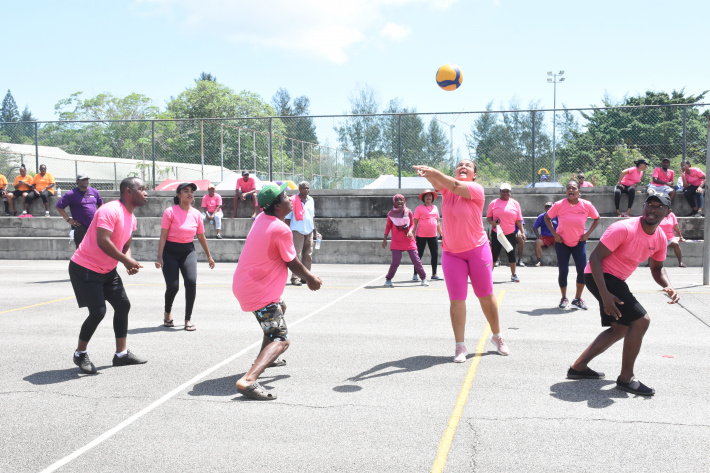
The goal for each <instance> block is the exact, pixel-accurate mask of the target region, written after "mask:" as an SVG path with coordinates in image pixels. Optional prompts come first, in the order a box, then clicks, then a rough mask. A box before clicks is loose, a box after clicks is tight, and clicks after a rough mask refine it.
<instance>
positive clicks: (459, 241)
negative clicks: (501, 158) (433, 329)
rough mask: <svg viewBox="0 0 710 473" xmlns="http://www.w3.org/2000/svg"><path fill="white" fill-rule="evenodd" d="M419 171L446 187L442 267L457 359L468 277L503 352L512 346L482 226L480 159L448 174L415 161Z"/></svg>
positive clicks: (458, 359)
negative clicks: (500, 315) (502, 318)
mask: <svg viewBox="0 0 710 473" xmlns="http://www.w3.org/2000/svg"><path fill="white" fill-rule="evenodd" d="M413 167H414V169H416V170H417V175H418V176H422V177H425V178H426V179H427V180H428V181H429V182H430V183H431V184H432V186H434V189H440V190H441V196H442V198H443V202H442V204H441V213H442V217H443V219H444V222H446V223H445V225H444V228H446V230H445V231H444V235H443V239H442V249H443V252H442V255H441V267H442V268H443V270H444V277H445V279H446V289H447V291H448V293H449V300H450V309H449V311H450V315H451V326H452V327H453V329H454V339H455V340H456V351H455V355H454V362H455V363H463V362H464V361H466V355H467V354H468V351H467V350H466V345H465V343H464V336H465V331H466V295H467V292H468V280H469V278H470V279H471V285H472V286H473V292H474V293H475V294H476V297H478V301H479V303H480V304H481V309H482V310H483V315H485V317H486V320H487V321H488V323H489V324H490V328H491V331H492V332H493V338H492V339H491V341H492V342H493V344H494V345H495V346H496V349H497V350H498V353H500V354H501V355H508V353H509V351H508V346H507V344H506V343H505V340H504V339H503V337H502V336H501V333H500V320H499V318H498V302H497V300H496V297H495V296H494V295H493V267H492V265H493V257H492V255H491V247H490V245H489V244H488V237H487V236H486V232H485V230H484V229H483V217H482V215H483V205H484V203H485V196H484V193H483V187H482V186H481V185H480V184H477V183H475V182H473V181H474V180H475V179H476V165H475V164H474V162H473V161H471V160H469V159H463V160H461V161H460V162H459V163H458V165H457V166H456V174H455V175H456V177H455V178H454V177H451V176H447V175H445V174H443V173H442V172H441V171H438V170H436V169H434V168H432V167H429V166H413Z"/></svg>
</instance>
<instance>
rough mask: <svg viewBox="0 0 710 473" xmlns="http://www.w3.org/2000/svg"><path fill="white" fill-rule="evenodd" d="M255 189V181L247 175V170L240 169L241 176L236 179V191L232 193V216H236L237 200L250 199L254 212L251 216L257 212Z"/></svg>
mask: <svg viewBox="0 0 710 473" xmlns="http://www.w3.org/2000/svg"><path fill="white" fill-rule="evenodd" d="M257 194H258V192H257V190H256V181H255V180H254V178H253V177H252V178H250V177H249V171H242V177H240V178H239V179H237V192H236V193H235V194H234V214H233V215H232V218H237V210H238V209H239V201H240V200H244V201H246V200H247V199H248V200H251V201H252V202H253V203H254V213H253V214H252V215H251V218H254V217H256V214H257V213H258V212H259V206H258V205H257V199H256V198H257Z"/></svg>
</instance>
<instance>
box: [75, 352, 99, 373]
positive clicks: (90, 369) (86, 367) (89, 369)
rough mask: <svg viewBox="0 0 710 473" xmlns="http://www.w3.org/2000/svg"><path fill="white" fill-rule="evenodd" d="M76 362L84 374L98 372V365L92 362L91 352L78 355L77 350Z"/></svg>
mask: <svg viewBox="0 0 710 473" xmlns="http://www.w3.org/2000/svg"><path fill="white" fill-rule="evenodd" d="M74 364H75V365H76V366H78V367H79V369H80V370H81V372H82V373H84V374H94V373H96V367H95V366H94V364H93V363H92V362H91V360H90V359H89V354H88V353H86V352H84V353H79V354H78V355H77V353H76V352H74Z"/></svg>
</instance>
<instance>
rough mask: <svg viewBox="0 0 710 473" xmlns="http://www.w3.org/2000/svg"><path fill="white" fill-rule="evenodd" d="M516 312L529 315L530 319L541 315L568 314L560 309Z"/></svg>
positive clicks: (551, 308)
mask: <svg viewBox="0 0 710 473" xmlns="http://www.w3.org/2000/svg"><path fill="white" fill-rule="evenodd" d="M516 312H517V313H518V314H523V315H529V316H530V317H540V316H541V315H560V314H564V313H566V312H567V311H565V310H563V309H559V308H557V307H542V308H540V309H533V310H518V311H516ZM569 312H573V311H569Z"/></svg>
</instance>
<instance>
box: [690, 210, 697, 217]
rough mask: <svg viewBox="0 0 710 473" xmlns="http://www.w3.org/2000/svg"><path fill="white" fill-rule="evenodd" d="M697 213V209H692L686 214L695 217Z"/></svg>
mask: <svg viewBox="0 0 710 473" xmlns="http://www.w3.org/2000/svg"><path fill="white" fill-rule="evenodd" d="M697 214H698V211H697V210H693V211H692V212H690V213H689V214H688V217H695V216H696V215H697Z"/></svg>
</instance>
